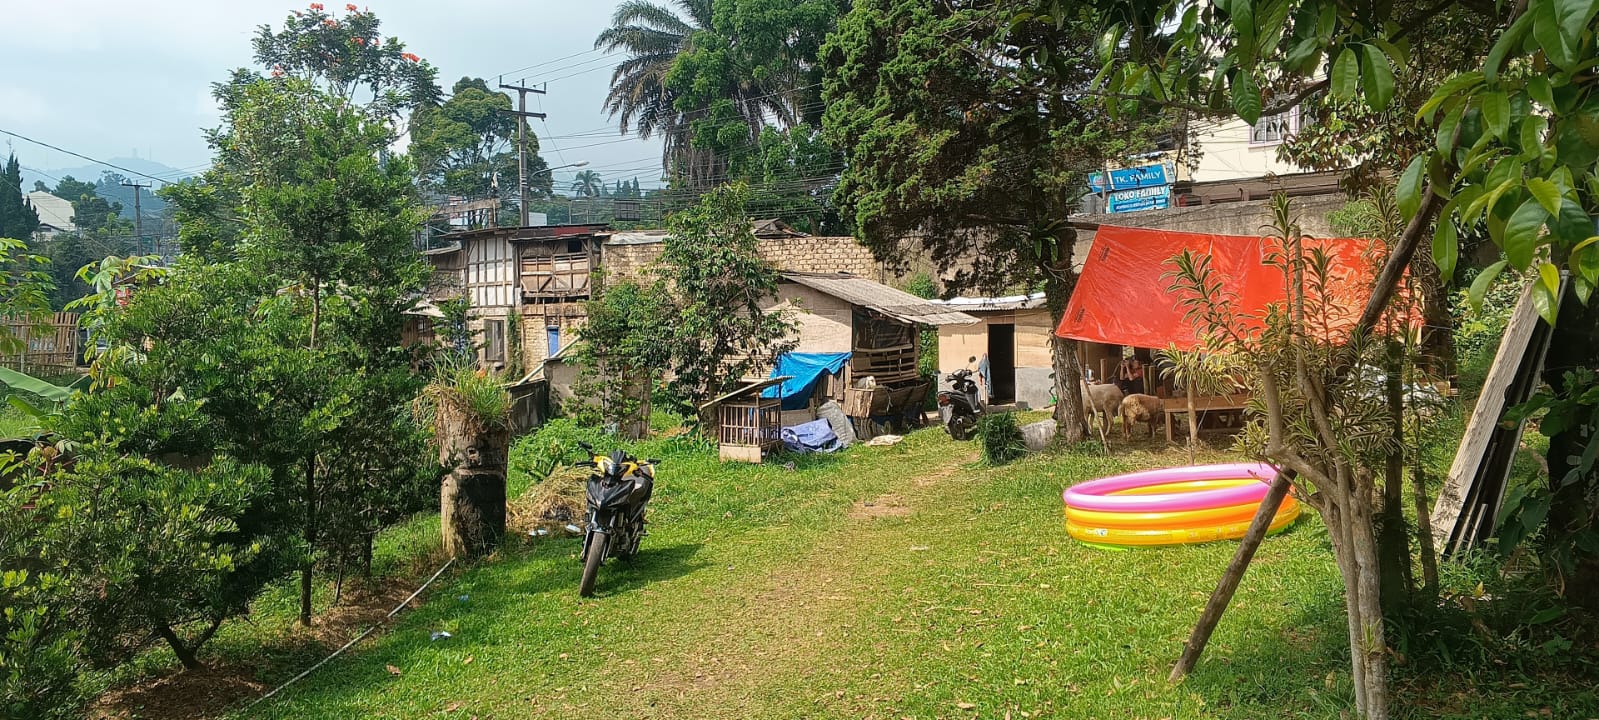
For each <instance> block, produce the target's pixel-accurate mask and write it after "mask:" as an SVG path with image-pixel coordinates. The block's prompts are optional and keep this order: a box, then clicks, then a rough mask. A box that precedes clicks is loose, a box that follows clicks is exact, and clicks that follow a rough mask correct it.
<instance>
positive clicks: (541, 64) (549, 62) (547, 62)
mask: <svg viewBox="0 0 1599 720" xmlns="http://www.w3.org/2000/svg"><path fill="white" fill-rule="evenodd" d="M597 52H604V53H606V54H607V55H609V54H611V53H612V52H619V51H611V50H600V49H599V48H594V49H592V50H584V51H582V52H575V53H572V54H571V55H563V56H561V57H558V58H556V59H554V60H545V61H544V62H536V63H533V64H532V65H528V66H525V67H519V68H517V69H515V70H512V71H510V72H503V73H495V74H497V75H515V74H517V73H519V72H522V71H523V70H532V69H533V68H540V67H544V66H545V65H554V64H555V63H558V62H561V61H563V60H571V59H572V58H575V57H579V56H582V55H593V54H594V53H597Z"/></svg>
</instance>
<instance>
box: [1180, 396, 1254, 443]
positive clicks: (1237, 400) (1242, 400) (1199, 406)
mask: <svg viewBox="0 0 1599 720" xmlns="http://www.w3.org/2000/svg"><path fill="white" fill-rule="evenodd" d="M1248 402H1249V396H1248V395H1245V394H1243V393H1238V394H1235V395H1203V396H1200V397H1196V398H1194V412H1211V411H1217V410H1233V411H1238V412H1242V411H1243V409H1244V406H1245V404H1247V403H1248ZM1160 405H1161V410H1163V411H1164V412H1165V415H1166V442H1168V443H1169V442H1171V441H1172V422H1173V421H1172V416H1173V415H1177V414H1179V413H1181V414H1183V415H1187V414H1188V398H1187V397H1169V398H1161V399H1160Z"/></svg>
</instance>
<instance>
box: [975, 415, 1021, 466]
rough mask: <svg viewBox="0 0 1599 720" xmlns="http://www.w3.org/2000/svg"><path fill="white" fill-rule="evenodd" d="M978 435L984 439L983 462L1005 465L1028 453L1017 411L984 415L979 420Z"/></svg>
mask: <svg viewBox="0 0 1599 720" xmlns="http://www.w3.org/2000/svg"><path fill="white" fill-rule="evenodd" d="M977 436H978V437H979V438H981V439H982V446H983V462H985V463H988V464H989V465H1004V464H1006V463H1009V462H1011V461H1012V460H1016V459H1017V458H1020V457H1021V456H1023V455H1026V454H1027V446H1026V445H1025V444H1024V443H1023V442H1022V429H1021V426H1020V425H1017V424H1016V414H1015V413H991V414H988V415H984V416H983V417H982V418H980V419H978V421H977Z"/></svg>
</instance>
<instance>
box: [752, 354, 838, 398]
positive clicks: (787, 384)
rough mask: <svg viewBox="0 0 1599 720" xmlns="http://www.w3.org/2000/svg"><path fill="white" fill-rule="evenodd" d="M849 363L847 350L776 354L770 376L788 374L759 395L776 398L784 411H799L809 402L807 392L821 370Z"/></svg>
mask: <svg viewBox="0 0 1599 720" xmlns="http://www.w3.org/2000/svg"><path fill="white" fill-rule="evenodd" d="M847 362H849V353H847V352H842V353H796V352H791V353H783V354H782V355H779V356H777V367H776V368H774V369H773V370H772V377H781V376H783V375H787V376H789V379H788V380H785V381H783V384H781V385H774V386H772V387H769V388H767V389H766V390H764V391H762V392H761V397H769V398H774V397H780V398H782V399H783V409H784V410H799V409H802V408H804V407H805V406H806V405H808V404H809V403H810V401H811V391H813V390H815V389H816V381H817V379H818V378H820V377H822V374H823V373H838V372H841V371H842V370H843V369H844V363H847Z"/></svg>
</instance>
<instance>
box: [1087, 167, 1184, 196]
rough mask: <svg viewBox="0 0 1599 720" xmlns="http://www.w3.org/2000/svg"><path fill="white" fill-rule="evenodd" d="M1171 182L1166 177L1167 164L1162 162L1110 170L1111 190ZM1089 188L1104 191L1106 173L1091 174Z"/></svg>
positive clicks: (1146, 186)
mask: <svg viewBox="0 0 1599 720" xmlns="http://www.w3.org/2000/svg"><path fill="white" fill-rule="evenodd" d="M1169 184H1171V181H1170V180H1169V179H1167V177H1166V166H1165V165H1163V164H1161V163H1155V164H1153V165H1140V166H1138V167H1132V168H1122V169H1120V170H1112V171H1110V189H1111V190H1131V189H1134V188H1148V187H1156V186H1160V185H1169ZM1088 188H1089V189H1090V190H1093V191H1094V192H1096V193H1097V192H1104V191H1105V189H1106V188H1105V177H1104V173H1094V174H1092V175H1089V176H1088Z"/></svg>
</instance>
